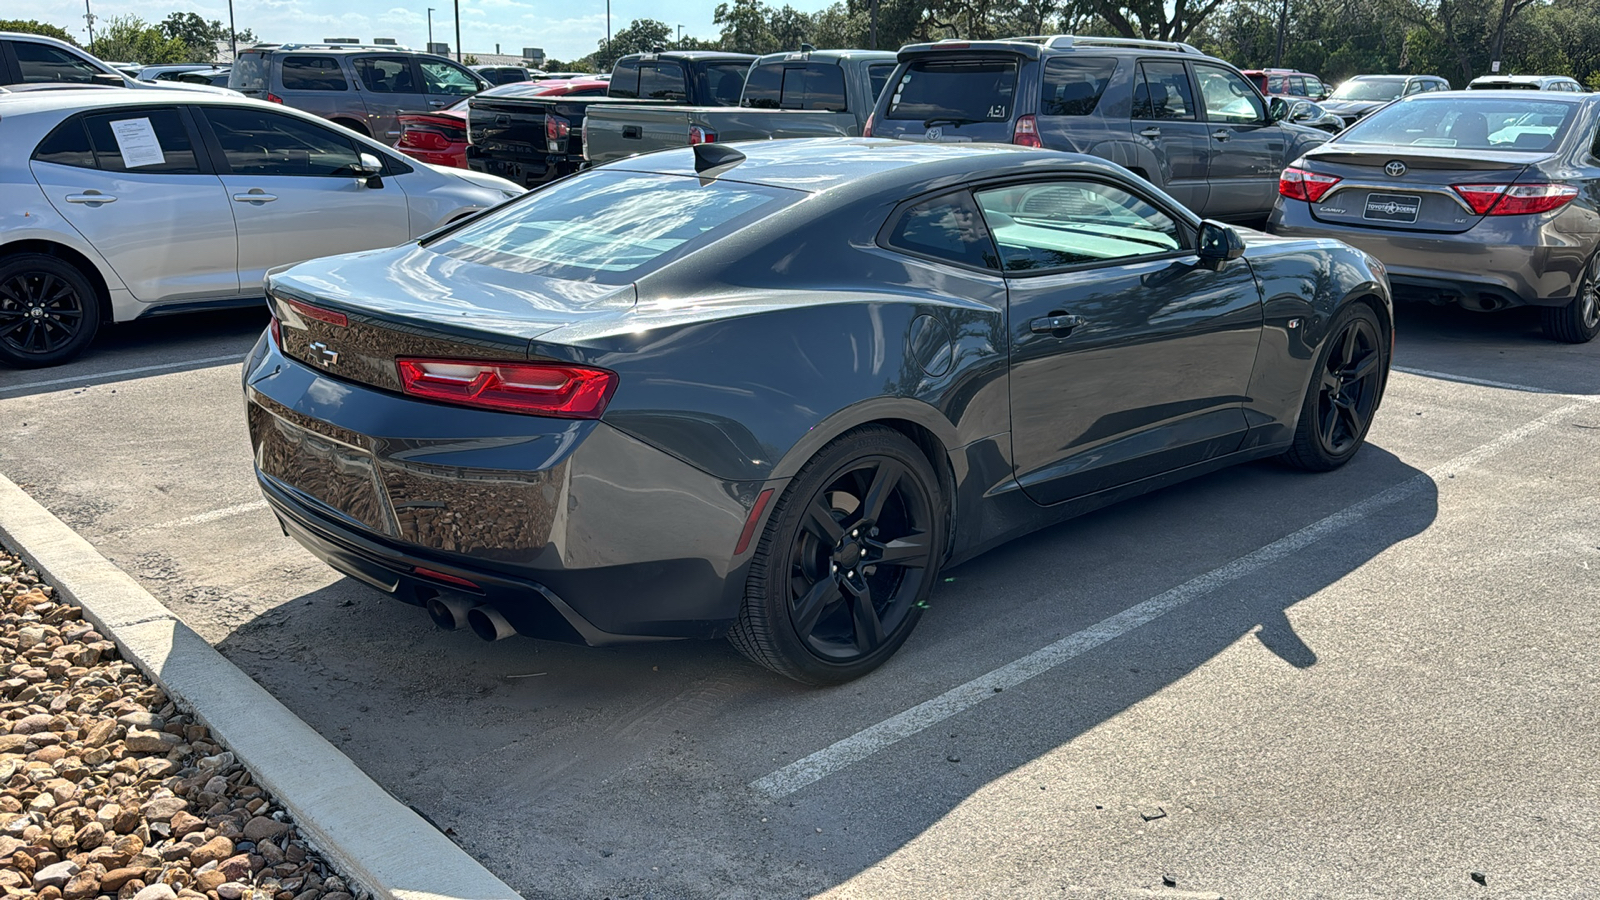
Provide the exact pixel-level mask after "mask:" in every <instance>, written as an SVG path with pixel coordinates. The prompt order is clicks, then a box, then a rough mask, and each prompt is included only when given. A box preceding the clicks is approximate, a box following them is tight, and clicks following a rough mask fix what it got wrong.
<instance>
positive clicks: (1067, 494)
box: [244, 139, 1392, 683]
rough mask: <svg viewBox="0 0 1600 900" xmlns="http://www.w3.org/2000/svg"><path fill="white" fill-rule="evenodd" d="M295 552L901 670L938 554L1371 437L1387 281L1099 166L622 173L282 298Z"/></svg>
mask: <svg viewBox="0 0 1600 900" xmlns="http://www.w3.org/2000/svg"><path fill="white" fill-rule="evenodd" d="M269 287H270V295H271V297H270V302H271V306H272V310H273V314H274V320H273V324H272V326H271V328H270V329H269V330H268V333H267V334H265V335H263V338H262V340H261V342H260V343H259V344H258V345H257V346H256V348H255V349H254V350H253V351H252V353H251V356H250V358H249V359H248V361H247V363H246V365H245V373H244V382H245V391H246V394H247V397H248V415H249V425H250V434H251V439H252V442H253V444H254V449H255V464H256V467H257V471H258V475H259V478H260V483H261V486H262V490H263V491H264V492H265V494H266V497H267V500H268V501H269V502H270V503H271V505H272V508H273V510H274V511H275V512H276V513H277V515H278V518H279V519H280V520H281V522H282V524H283V527H284V530H285V531H286V532H287V533H288V534H290V535H291V536H293V537H294V538H295V539H296V540H298V541H300V542H301V543H302V544H304V545H305V546H306V547H308V548H309V549H310V550H311V551H312V552H313V553H315V554H317V555H318V556H319V557H321V558H322V559H324V560H326V561H327V562H328V563H329V564H331V565H332V566H333V567H335V568H336V569H338V570H340V571H342V572H345V573H347V574H349V575H350V576H352V577H355V578H358V579H360V580H362V581H365V582H367V583H368V584H371V585H373V586H375V587H377V588H379V589H381V590H384V591H387V592H390V593H392V594H394V595H395V596H397V597H398V598H399V599H401V600H404V601H406V602H409V603H413V604H418V605H424V606H427V607H428V608H429V612H430V614H431V615H432V616H433V617H434V619H435V620H436V621H438V622H439V623H440V624H441V625H444V626H446V627H456V626H460V625H462V624H469V625H471V626H472V628H473V629H474V630H475V631H476V632H478V634H480V635H481V636H484V637H487V638H495V637H503V636H506V635H509V634H514V633H523V634H528V635H533V636H538V637H545V638H555V639H565V640H571V641H581V642H586V643H589V644H605V643H613V642H620V641H627V640H638V639H660V638H684V637H712V636H716V635H719V634H728V635H729V636H730V637H731V638H732V640H733V642H734V644H735V645H737V646H738V647H739V648H740V649H741V650H742V651H744V652H745V653H746V654H748V655H749V656H750V657H752V658H753V659H755V660H756V661H758V662H760V663H762V664H764V665H766V666H768V667H770V668H772V669H774V670H775V671H778V672H781V673H783V674H785V675H788V676H790V677H793V678H796V679H799V680H802V681H806V682H810V683H831V682H839V681H843V680H846V679H849V678H853V677H855V676H858V675H860V674H862V673H864V672H867V671H869V670H871V669H872V668H874V667H876V666H877V665H879V664H881V663H882V662H883V661H884V660H885V659H886V658H888V656H889V655H891V654H892V653H893V652H894V651H895V650H896V649H897V648H898V647H899V645H900V644H901V643H902V642H903V641H904V640H905V638H906V636H907V635H908V634H909V633H910V631H911V629H912V627H913V626H914V625H915V624H916V622H917V620H918V618H919V617H920V616H921V615H922V610H923V608H924V606H925V601H926V599H927V597H928V594H929V591H930V590H931V588H932V586H933V584H934V582H935V581H936V580H937V578H936V574H937V572H938V571H939V569H940V567H941V566H946V565H951V564H953V563H955V562H959V561H961V560H964V559H968V558H970V557H972V556H975V555H976V554H978V553H981V552H983V551H984V550H986V549H988V548H990V547H993V546H995V545H997V544H999V543H1000V542H1002V541H1005V540H1008V539H1010V538H1013V537H1016V536H1018V535H1021V534H1023V533H1025V532H1028V531H1031V530H1034V529H1037V528H1040V527H1042V526H1045V525H1048V524H1050V523H1053V522H1057V521H1060V520H1061V519H1063V518H1066V517H1069V516H1072V515H1076V514H1079V513H1083V512H1086V511H1088V510H1091V509H1094V508H1096V507H1100V506H1103V505H1105V504H1107V503H1110V502H1113V501H1116V500H1118V499H1121V498H1125V497H1129V496H1132V495H1135V494H1139V493H1142V492H1145V491H1149V490H1152V489H1154V488H1158V487H1161V486H1163V485H1167V484H1171V483H1173V482H1175V481H1178V480H1181V479H1185V478H1189V477H1192V476H1196V475H1200V474H1203V473H1206V472H1210V471H1213V470H1215V469H1218V468H1220V467H1223V466H1226V465H1230V464H1233V463H1238V462H1243V461H1246V460H1252V459H1259V458H1262V457H1271V456H1281V457H1283V458H1284V459H1285V460H1287V461H1288V462H1290V463H1291V464H1294V465H1296V466H1299V467H1301V468H1305V469H1311V470H1326V469H1332V468H1334V467H1337V466H1339V465H1341V464H1343V463H1344V462H1346V461H1347V460H1349V459H1350V458H1351V457H1352V456H1353V455H1354V454H1355V453H1356V451H1357V450H1358V449H1359V448H1360V446H1361V444H1362V442H1363V440H1364V438H1365V435H1366V431H1367V427H1368V425H1369V423H1370V422H1371V419H1372V416H1373V414H1374V412H1375V411H1376V409H1377V407H1378V403H1379V400H1380V398H1381V396H1382V392H1383V388H1384V383H1385V380H1386V378H1387V375H1388V365H1389V354H1390V350H1391V334H1392V331H1391V305H1390V298H1389V287H1388V282H1387V279H1386V277H1385V274H1384V271H1383V269H1382V267H1381V265H1380V264H1379V263H1377V262H1376V261H1375V260H1374V259H1372V258H1371V257H1369V256H1368V255H1367V254H1365V253H1363V252H1361V251H1359V250H1354V249H1352V248H1350V247H1348V246H1345V245H1343V244H1340V243H1337V242H1335V241H1329V240H1321V239H1283V238H1275V237H1270V236H1267V235H1264V234H1259V233H1256V232H1241V231H1237V230H1234V229H1231V228H1229V227H1227V226H1224V225H1218V224H1216V223H1210V222H1205V223H1203V222H1201V221H1200V220H1199V219H1197V218H1196V217H1195V216H1194V215H1193V214H1191V213H1190V212H1188V211H1187V210H1185V209H1183V208H1182V207H1181V206H1179V205H1177V204H1176V203H1174V202H1173V201H1172V200H1171V199H1170V198H1168V197H1167V196H1165V195H1164V194H1161V193H1160V192H1158V191H1156V190H1154V189H1153V188H1152V187H1151V186H1150V185H1149V184H1147V183H1145V182H1144V181H1141V180H1139V179H1138V178H1136V177H1134V176H1132V175H1131V174H1130V173H1128V172H1127V171H1126V170H1124V169H1122V168H1119V167H1118V166H1115V165H1113V164H1110V163H1107V162H1104V161H1101V160H1098V159H1094V158H1091V157H1086V156H1078V155H1074V154H1065V153H1055V152H1050V151H1042V150H1028V149H1024V148H1017V147H1009V146H991V145H981V144H965V145H964V144H911V143H903V142H896V141H890V140H872V139H834V140H822V141H779V142H763V143H755V144H743V145H702V146H701V147H698V148H694V149H692V150H691V149H683V150H673V151H667V152H663V153H658V154H653V155H650V156H646V157H639V158H634V159H630V160H627V161H624V162H619V163H615V164H612V165H608V166H603V167H600V168H597V169H593V170H590V171H588V172H585V173H582V174H579V175H576V176H574V177H571V178H568V179H565V180H563V181H560V182H557V183H554V184H552V185H550V186H548V187H546V188H544V189H542V190H539V191H536V192H534V193H531V194H529V195H527V196H525V197H523V198H520V199H518V200H515V201H512V202H509V203H507V204H505V205H503V206H501V207H499V208H497V209H495V210H491V211H489V212H487V213H485V214H482V215H480V216H478V217H477V218H475V219H472V220H470V221H467V222H465V223H461V224H459V225H455V226H451V227H449V228H446V229H444V230H442V231H438V232H435V233H434V234H432V235H430V236H428V237H426V238H424V239H422V240H421V241H417V242H413V243H410V244H406V245H403V246H400V247H396V248H393V249H390V250H383V251H376V252H370V253H360V254H353V255H347V256H340V257H333V258H329V259H323V260H317V261H314V262H308V263H303V264H301V265H298V266H295V267H294V268H292V269H290V270H288V271H287V272H284V273H281V274H278V275H275V276H273V277H272V279H271V281H270V285H269Z"/></svg>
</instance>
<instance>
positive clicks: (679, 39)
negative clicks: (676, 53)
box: [678, 25, 683, 50]
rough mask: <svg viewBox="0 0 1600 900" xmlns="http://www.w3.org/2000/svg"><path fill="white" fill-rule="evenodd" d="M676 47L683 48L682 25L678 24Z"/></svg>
mask: <svg viewBox="0 0 1600 900" xmlns="http://www.w3.org/2000/svg"><path fill="white" fill-rule="evenodd" d="M678 49H679V50H682V49H683V26H682V25H679V26H678Z"/></svg>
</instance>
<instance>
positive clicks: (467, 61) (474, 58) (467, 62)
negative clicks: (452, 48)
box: [461, 53, 478, 66]
mask: <svg viewBox="0 0 1600 900" xmlns="http://www.w3.org/2000/svg"><path fill="white" fill-rule="evenodd" d="M461 64H462V65H463V66H475V65H477V64H478V55H477V54H476V53H468V54H467V55H466V56H465V57H463V58H462V60H461Z"/></svg>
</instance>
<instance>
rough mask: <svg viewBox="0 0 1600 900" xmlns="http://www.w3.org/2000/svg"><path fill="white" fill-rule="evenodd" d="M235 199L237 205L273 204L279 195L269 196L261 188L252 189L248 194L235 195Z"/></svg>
mask: <svg viewBox="0 0 1600 900" xmlns="http://www.w3.org/2000/svg"><path fill="white" fill-rule="evenodd" d="M233 199H234V202H236V203H271V202H272V201H274V200H276V199H278V195H276V194H269V193H267V192H266V191H263V190H262V189H261V188H251V189H250V190H249V191H248V192H246V193H243V194H234V195H233Z"/></svg>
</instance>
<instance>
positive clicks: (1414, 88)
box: [1405, 81, 1423, 97]
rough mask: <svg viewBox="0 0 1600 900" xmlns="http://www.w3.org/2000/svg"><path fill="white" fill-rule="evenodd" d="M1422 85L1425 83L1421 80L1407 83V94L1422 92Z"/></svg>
mask: <svg viewBox="0 0 1600 900" xmlns="http://www.w3.org/2000/svg"><path fill="white" fill-rule="evenodd" d="M1422 87H1423V83H1422V82H1420V81H1413V82H1411V83H1410V84H1408V85H1406V92H1405V96H1408V97H1409V96H1410V95H1412V94H1420V93H1422Z"/></svg>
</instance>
